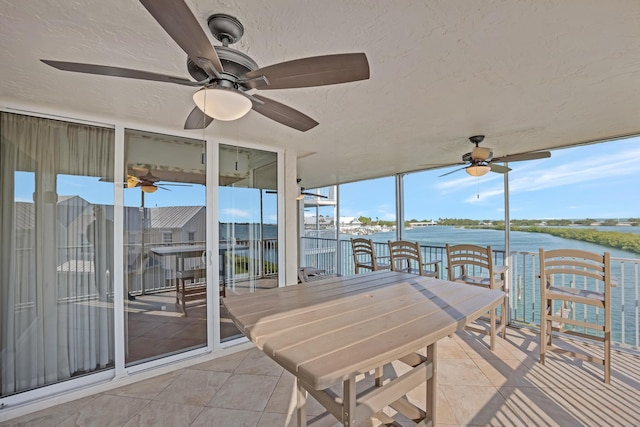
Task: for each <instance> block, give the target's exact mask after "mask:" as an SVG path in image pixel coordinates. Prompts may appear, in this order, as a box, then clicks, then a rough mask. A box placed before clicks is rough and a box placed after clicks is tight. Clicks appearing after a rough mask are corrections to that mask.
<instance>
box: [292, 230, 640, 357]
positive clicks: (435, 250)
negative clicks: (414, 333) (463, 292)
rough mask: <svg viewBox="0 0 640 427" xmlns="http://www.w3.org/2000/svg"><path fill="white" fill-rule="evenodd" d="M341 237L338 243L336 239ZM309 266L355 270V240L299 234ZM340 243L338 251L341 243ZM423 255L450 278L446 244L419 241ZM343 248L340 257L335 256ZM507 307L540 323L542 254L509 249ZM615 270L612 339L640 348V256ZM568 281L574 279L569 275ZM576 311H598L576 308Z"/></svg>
mask: <svg viewBox="0 0 640 427" xmlns="http://www.w3.org/2000/svg"><path fill="white" fill-rule="evenodd" d="M338 242H339V243H338ZM300 244H301V246H302V249H303V250H302V253H303V254H304V258H303V261H302V262H304V263H306V264H305V266H311V267H316V268H321V269H323V270H325V271H326V272H327V273H329V274H341V275H352V274H355V272H354V266H353V256H352V254H351V242H350V240H349V239H340V240H339V241H338V240H336V239H329V238H316V237H302V238H301V239H300ZM338 244H340V251H339V252H338V251H337V250H336V249H337V245H338ZM373 244H374V247H375V250H376V255H377V256H379V257H385V256H386V257H388V256H389V248H388V245H387V242H373ZM421 250H422V255H423V258H424V259H425V260H432V259H440V260H442V262H443V268H442V271H443V273H442V277H447V272H446V251H445V247H444V246H431V245H421ZM493 252H494V262H495V264H497V265H502V264H504V261H505V252H504V250H496V249H494V250H493ZM337 253H340V254H341V255H340V259H337V255H336V254H337ZM509 261H510V264H509V272H510V274H509V277H510V283H509V286H510V288H509V289H510V292H509V297H510V301H509V307H510V313H509V314H510V319H509V320H510V323H511V324H514V325H523V326H530V327H535V328H537V327H539V318H540V314H539V310H540V289H539V286H540V284H539V279H538V276H539V272H538V269H539V265H538V253H537V252H526V251H511V254H510V258H509ZM611 270H612V275H613V276H614V277H615V279H616V280H617V282H618V283H619V286H617V287H615V288H613V289H612V296H611V298H612V305H613V306H612V327H613V332H612V335H613V336H612V341H613V342H614V343H615V344H616V345H617V346H619V347H625V348H628V349H633V350H636V351H640V259H637V258H622V257H620V258H617V257H612V258H611ZM567 280H571V278H570V277H567ZM571 315H572V316H577V317H578V318H579V317H580V316H597V315H601V314H599V313H584V312H582V311H580V310H579V309H576V310H573V312H572V314H571Z"/></svg>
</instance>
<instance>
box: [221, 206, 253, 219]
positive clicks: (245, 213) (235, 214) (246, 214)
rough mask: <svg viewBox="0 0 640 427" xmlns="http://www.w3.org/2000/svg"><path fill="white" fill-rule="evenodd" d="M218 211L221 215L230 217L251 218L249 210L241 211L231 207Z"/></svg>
mask: <svg viewBox="0 0 640 427" xmlns="http://www.w3.org/2000/svg"><path fill="white" fill-rule="evenodd" d="M220 213H221V214H222V215H228V216H230V217H232V218H251V212H250V211H243V210H242V209H232V208H228V209H222V211H220ZM222 215H221V216H222Z"/></svg>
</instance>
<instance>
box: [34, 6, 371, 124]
mask: <svg viewBox="0 0 640 427" xmlns="http://www.w3.org/2000/svg"><path fill="white" fill-rule="evenodd" d="M140 3H142V5H143V6H144V7H145V8H146V9H147V11H148V12H149V13H150V14H151V15H152V16H153V18H154V19H155V20H156V21H157V22H158V23H159V24H160V26H162V28H163V29H164V30H165V31H166V32H167V33H168V34H169V36H171V38H172V39H173V40H174V41H175V42H176V43H177V44H178V46H180V48H182V50H184V51H185V53H186V54H187V70H188V72H189V74H190V75H191V76H192V77H193V78H194V80H195V81H192V80H188V79H185V78H182V77H175V76H169V75H164V74H157V73H153V72H148V71H140V70H133V69H129V68H120V67H112V66H105V65H93V64H83V63H77V62H63V61H52V60H48V59H41V61H42V62H44V63H45V64H47V65H50V66H52V67H54V68H57V69H59V70H64V71H73V72H78V73H88V74H99V75H105V76H114V77H126V78H131V79H141V80H151V81H158V82H165V83H174V84H179V85H184V86H190V87H202V89H200V90H198V91H197V92H196V93H195V94H194V95H193V100H194V102H195V104H196V107H195V108H194V109H193V110H192V111H191V113H190V114H189V116H188V117H187V120H186V122H185V125H184V128H185V129H203V128H205V127H207V126H208V125H209V124H210V123H211V122H212V121H213V120H214V119H218V120H236V119H238V118H240V117H242V116H244V115H245V114H246V113H247V112H248V111H249V110H250V109H253V110H254V111H256V112H258V113H260V114H262V115H263V116H265V117H267V118H269V119H272V120H275V121H276V122H278V123H282V124H283V125H286V126H289V127H291V128H294V129H297V130H299V131H302V132H305V131H308V130H309V129H312V128H313V127H315V126H317V125H318V122H316V121H315V120H314V119H312V118H311V117H309V116H307V115H306V114H303V113H301V112H300V111H298V110H295V109H293V108H291V107H289V106H286V105H284V104H281V103H279V102H277V101H274V100H272V99H269V98H267V97H264V96H262V95H253V94H249V93H248V92H249V90H251V89H256V90H269V89H288V88H302V87H311V86H322V85H332V84H338V83H346V82H352V81H358V80H366V79H368V78H369V63H368V61H367V57H366V55H365V54H364V53H345V54H335V55H324V56H316V57H308V58H302V59H296V60H292V61H286V62H281V63H277V64H273V65H269V66H266V67H262V68H261V67H258V64H256V62H255V61H254V60H253V59H251V58H250V57H249V56H248V55H246V54H244V53H242V52H240V51H237V50H235V49H232V48H230V47H229V44H233V43H236V42H237V41H238V40H240V38H241V37H242V35H243V34H244V27H243V26H242V24H241V23H240V21H238V20H237V19H236V18H234V17H233V16H230V15H226V14H214V15H212V16H210V17H209V19H208V26H209V29H210V30H211V33H212V34H213V36H214V37H215V38H216V39H217V40H218V41H220V42H222V46H212V45H211V43H210V42H209V39H208V38H207V36H206V34H205V33H204V31H202V28H201V27H200V24H199V23H198V21H197V19H196V18H195V16H194V15H193V13H192V12H191V10H190V9H189V7H188V6H187V5H186V3H184V1H183V0H140Z"/></svg>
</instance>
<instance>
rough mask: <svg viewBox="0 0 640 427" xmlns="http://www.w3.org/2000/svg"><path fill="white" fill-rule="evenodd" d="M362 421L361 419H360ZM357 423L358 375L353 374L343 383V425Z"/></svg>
mask: <svg viewBox="0 0 640 427" xmlns="http://www.w3.org/2000/svg"><path fill="white" fill-rule="evenodd" d="M358 421H360V420H358ZM355 424H356V377H355V376H352V377H350V378H349V379H348V380H344V381H343V383H342V425H343V426H347V427H348V426H354V425H355Z"/></svg>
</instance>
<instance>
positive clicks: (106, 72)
mask: <svg viewBox="0 0 640 427" xmlns="http://www.w3.org/2000/svg"><path fill="white" fill-rule="evenodd" d="M40 61H42V62H44V63H45V64H47V65H49V66H51V67H53V68H57V69H58V70H62V71H73V72H75V73H86V74H98V75H101V76H113V77H126V78H129V79H139V80H152V81H156V82H165V83H176V84H181V85H186V86H197V85H199V83H197V82H192V81H191V80H187V79H183V78H182V77H175V76H167V75H165V74H157V73H150V72H148V71H140V70H132V69H130V68H120V67H110V66H107V65H94V64H82V63H79V62H64V61H51V60H48V59H41V60H40Z"/></svg>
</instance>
